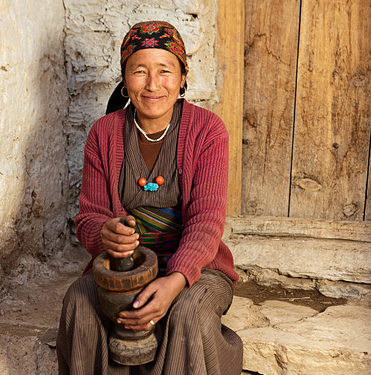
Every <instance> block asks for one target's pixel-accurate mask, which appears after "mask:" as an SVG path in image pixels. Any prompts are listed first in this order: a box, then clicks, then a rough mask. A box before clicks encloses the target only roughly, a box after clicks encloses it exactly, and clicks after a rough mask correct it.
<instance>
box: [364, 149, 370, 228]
mask: <svg viewBox="0 0 371 375" xmlns="http://www.w3.org/2000/svg"><path fill="white" fill-rule="evenodd" d="M370 148H371V144H370ZM370 151H371V150H370ZM369 158H370V156H369ZM368 168H369V170H368V188H367V196H366V207H365V220H368V221H371V160H369V166H368Z"/></svg>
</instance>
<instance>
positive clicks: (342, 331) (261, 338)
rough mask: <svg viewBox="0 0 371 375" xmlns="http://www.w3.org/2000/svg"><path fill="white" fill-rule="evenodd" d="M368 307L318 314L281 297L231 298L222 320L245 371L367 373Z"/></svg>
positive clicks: (370, 350) (370, 352)
mask: <svg viewBox="0 0 371 375" xmlns="http://www.w3.org/2000/svg"><path fill="white" fill-rule="evenodd" d="M370 322H371V308H367V307H361V306H351V305H349V306H348V305H345V306H332V307H329V308H327V309H326V310H325V311H323V312H318V311H316V310H314V309H312V308H310V307H305V306H299V305H294V304H291V303H288V302H282V301H266V302H264V303H262V304H261V305H260V306H257V305H254V304H253V302H252V301H251V300H250V299H247V298H242V297H234V301H233V304H232V306H231V309H230V310H229V312H228V314H227V315H226V316H224V317H223V323H224V324H225V325H227V326H228V327H230V328H232V329H233V330H235V331H236V332H237V333H238V334H239V336H240V337H241V338H242V340H243V344H244V366H243V369H244V371H251V372H252V373H258V374H263V375H339V374H341V375H360V374H362V375H366V374H371V325H370Z"/></svg>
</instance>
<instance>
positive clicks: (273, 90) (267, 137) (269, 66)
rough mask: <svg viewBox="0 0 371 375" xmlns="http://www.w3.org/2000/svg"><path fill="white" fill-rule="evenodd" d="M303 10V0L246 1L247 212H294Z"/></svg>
mask: <svg viewBox="0 0 371 375" xmlns="http://www.w3.org/2000/svg"><path fill="white" fill-rule="evenodd" d="M299 10H300V1H299V0H292V1H291V0H290V1H282V0H263V1H258V0H247V1H246V3H245V14H246V20H245V99H244V124H243V145H242V154H243V155H242V160H243V162H242V191H243V194H242V195H243V197H242V206H241V211H242V214H255V215H272V216H287V214H288V205H289V189H290V168H291V150H292V128H293V127H292V124H293V118H294V106H295V77H296V62H297V45H298V31H299V16H300V13H299Z"/></svg>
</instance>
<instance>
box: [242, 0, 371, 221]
mask: <svg viewBox="0 0 371 375" xmlns="http://www.w3.org/2000/svg"><path fill="white" fill-rule="evenodd" d="M245 10H246V12H245V25H246V26H245V30H246V31H245V89H244V127H243V146H242V152H243V162H242V203H241V212H242V214H253V215H264V216H290V217H293V218H295V217H296V218H308V219H327V220H353V221H362V220H371V181H370V180H371V178H370V174H371V169H370V168H371V167H370V131H371V21H370V20H371V0H331V1H326V0H297V1H295V0H293V1H288V0H287V1H282V0H263V1H259V0H246V2H245ZM298 40H299V42H298ZM367 184H368V189H367Z"/></svg>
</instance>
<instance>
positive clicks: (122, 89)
mask: <svg viewBox="0 0 371 375" xmlns="http://www.w3.org/2000/svg"><path fill="white" fill-rule="evenodd" d="M124 89H125V90H126V93H127V94H128V90H127V89H126V87H125V86H122V87H121V95H122V96H123V97H124V98H128V97H129V94H128V95H125V93H124Z"/></svg>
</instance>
